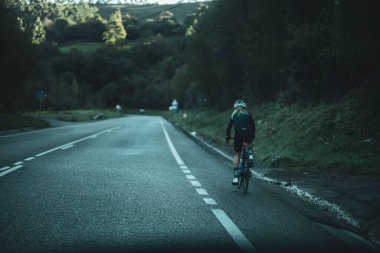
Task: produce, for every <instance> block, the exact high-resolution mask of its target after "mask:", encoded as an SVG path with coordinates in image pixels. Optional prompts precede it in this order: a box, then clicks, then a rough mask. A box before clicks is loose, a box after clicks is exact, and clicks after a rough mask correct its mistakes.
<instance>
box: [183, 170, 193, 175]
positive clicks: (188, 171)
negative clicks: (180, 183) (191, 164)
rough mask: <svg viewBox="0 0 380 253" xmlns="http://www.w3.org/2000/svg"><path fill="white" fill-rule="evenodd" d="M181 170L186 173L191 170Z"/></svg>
mask: <svg viewBox="0 0 380 253" xmlns="http://www.w3.org/2000/svg"><path fill="white" fill-rule="evenodd" d="M182 171H183V173H186V174H190V173H191V172H190V170H182Z"/></svg>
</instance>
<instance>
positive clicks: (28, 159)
mask: <svg viewBox="0 0 380 253" xmlns="http://www.w3.org/2000/svg"><path fill="white" fill-rule="evenodd" d="M34 158H35V157H34V156H32V157H28V158H26V159H25V161H31V160H33V159H34Z"/></svg>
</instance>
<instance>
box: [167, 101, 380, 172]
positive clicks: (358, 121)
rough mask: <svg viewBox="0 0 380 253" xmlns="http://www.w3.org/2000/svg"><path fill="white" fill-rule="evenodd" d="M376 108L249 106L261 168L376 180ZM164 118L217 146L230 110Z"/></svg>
mask: <svg viewBox="0 0 380 253" xmlns="http://www.w3.org/2000/svg"><path fill="white" fill-rule="evenodd" d="M378 110H379V109H378V107H377V106H370V105H369V104H366V103H361V102H358V101H357V100H355V99H352V98H345V99H342V100H340V101H338V102H336V103H331V104H318V105H307V106H305V105H283V104H280V103H270V104H264V105H260V106H256V107H253V108H250V111H251V112H252V114H253V116H254V119H255V123H256V129H257V130H256V139H255V141H254V152H255V155H256V158H257V159H259V160H260V161H262V162H263V163H264V164H265V165H267V166H270V167H275V168H288V169H293V170H297V171H301V172H308V173H318V174H325V175H330V176H331V175H336V176H342V175H347V176H351V175H365V176H368V175H376V176H380V169H378V164H379V163H380V157H379V154H380V149H379V146H380V145H379V140H380V131H379V129H378V127H377V126H379V125H380V124H379V123H380V122H379V121H380V120H379V117H376V115H379V112H378ZM183 113H184V112H182V113H178V114H176V115H173V116H172V115H167V118H169V119H170V120H171V121H172V122H174V123H176V124H178V125H180V126H182V127H183V128H185V129H186V130H187V131H190V132H192V131H195V132H197V134H199V135H201V136H204V137H205V138H206V139H208V140H210V141H212V142H215V143H217V144H220V145H223V144H224V141H225V128H226V126H227V123H228V120H229V117H230V114H231V111H226V112H216V111H203V112H199V111H188V112H186V116H187V117H186V118H185V117H183Z"/></svg>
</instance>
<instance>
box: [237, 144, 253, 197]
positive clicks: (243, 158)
mask: <svg viewBox="0 0 380 253" xmlns="http://www.w3.org/2000/svg"><path fill="white" fill-rule="evenodd" d="M247 146H248V143H246V142H243V148H242V150H241V153H240V164H239V175H238V177H239V182H238V185H237V187H238V189H240V188H242V190H243V192H244V193H247V189H248V182H249V178H250V173H251V172H250V171H249V169H250V168H249V164H248V151H247ZM242 186H243V187H242Z"/></svg>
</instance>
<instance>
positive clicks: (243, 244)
mask: <svg viewBox="0 0 380 253" xmlns="http://www.w3.org/2000/svg"><path fill="white" fill-rule="evenodd" d="M212 212H213V213H214V214H215V216H216V218H218V220H219V221H220V223H222V225H223V227H224V228H225V229H226V230H227V232H228V233H229V234H230V235H231V237H232V239H234V241H235V242H236V243H237V245H239V247H240V248H241V249H242V250H243V251H249V252H252V251H254V250H255V247H254V246H253V245H252V244H251V242H250V241H249V240H248V239H247V237H246V236H245V235H244V234H243V233H242V232H241V231H240V229H239V228H238V227H237V226H236V225H235V223H234V222H233V221H232V220H231V219H230V217H228V215H227V214H226V213H225V212H224V211H223V210H221V209H212Z"/></svg>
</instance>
